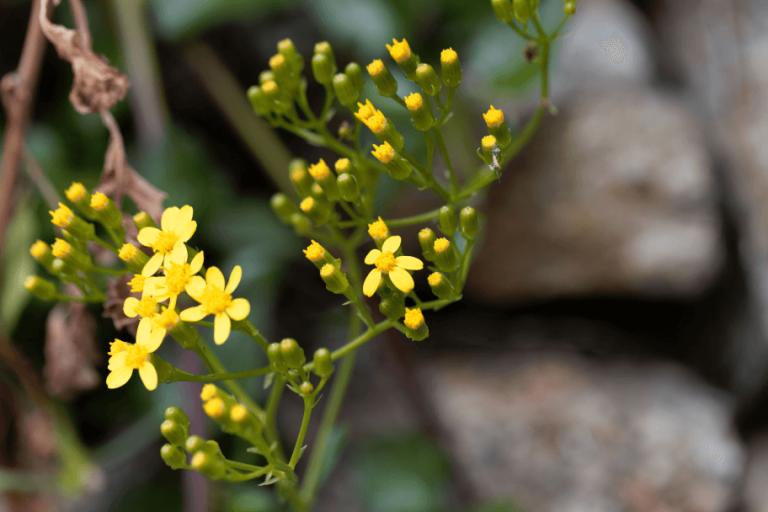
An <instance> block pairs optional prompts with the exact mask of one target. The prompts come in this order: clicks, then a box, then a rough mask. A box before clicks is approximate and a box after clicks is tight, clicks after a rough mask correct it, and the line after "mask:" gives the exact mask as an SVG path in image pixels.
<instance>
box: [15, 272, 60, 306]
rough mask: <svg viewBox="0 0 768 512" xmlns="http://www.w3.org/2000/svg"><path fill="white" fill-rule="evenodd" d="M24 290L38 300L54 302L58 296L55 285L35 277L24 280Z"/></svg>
mask: <svg viewBox="0 0 768 512" xmlns="http://www.w3.org/2000/svg"><path fill="white" fill-rule="evenodd" d="M24 288H26V289H27V291H28V292H29V293H31V294H32V295H34V296H35V297H37V298H38V299H40V300H45V301H48V300H54V299H55V298H56V297H57V296H58V295H59V292H58V290H57V289H56V285H55V284H53V283H52V282H50V281H46V280H45V279H43V278H41V277H37V276H29V277H28V278H26V279H25V280H24Z"/></svg>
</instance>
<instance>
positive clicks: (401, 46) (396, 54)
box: [387, 39, 419, 81]
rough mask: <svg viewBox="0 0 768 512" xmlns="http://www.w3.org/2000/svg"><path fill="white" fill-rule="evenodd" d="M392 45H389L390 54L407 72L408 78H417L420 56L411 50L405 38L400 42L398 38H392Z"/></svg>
mask: <svg viewBox="0 0 768 512" xmlns="http://www.w3.org/2000/svg"><path fill="white" fill-rule="evenodd" d="M392 43H393V44H392V45H391V46H390V45H387V50H389V54H390V55H391V56H392V58H393V59H395V62H397V65H398V66H400V69H402V70H403V71H404V72H405V76H406V77H408V80H414V81H415V80H416V67H417V66H418V65H419V58H418V57H417V56H416V55H415V54H414V53H413V52H412V51H411V47H410V45H409V44H408V41H406V40H405V39H403V41H402V42H400V43H398V42H397V39H392Z"/></svg>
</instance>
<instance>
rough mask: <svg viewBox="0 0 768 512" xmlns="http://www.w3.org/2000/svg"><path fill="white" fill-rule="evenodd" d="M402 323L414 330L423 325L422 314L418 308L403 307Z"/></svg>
mask: <svg viewBox="0 0 768 512" xmlns="http://www.w3.org/2000/svg"><path fill="white" fill-rule="evenodd" d="M403 323H404V324H405V326H406V327H408V328H409V329H413V330H414V331H415V330H416V329H418V328H419V327H421V326H422V325H424V314H423V313H422V312H421V310H420V309H419V308H414V309H408V308H405V319H404V320H403Z"/></svg>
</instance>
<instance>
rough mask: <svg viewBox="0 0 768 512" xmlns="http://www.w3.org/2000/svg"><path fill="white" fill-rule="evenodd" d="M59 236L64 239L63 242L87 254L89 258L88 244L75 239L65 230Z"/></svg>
mask: <svg viewBox="0 0 768 512" xmlns="http://www.w3.org/2000/svg"><path fill="white" fill-rule="evenodd" d="M61 235H62V236H63V237H64V240H66V241H67V242H69V243H70V245H72V247H74V248H75V249H76V250H78V251H80V252H82V253H84V254H87V255H88V257H90V254H88V243H87V241H86V240H83V239H82V238H78V237H76V236H75V235H73V234H72V233H70V232H69V231H67V230H66V229H62V230H61Z"/></svg>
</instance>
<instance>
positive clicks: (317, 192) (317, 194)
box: [309, 181, 330, 207]
mask: <svg viewBox="0 0 768 512" xmlns="http://www.w3.org/2000/svg"><path fill="white" fill-rule="evenodd" d="M309 197H311V198H313V199H314V200H315V201H317V202H318V203H320V204H321V205H322V206H326V207H328V206H329V205H330V203H329V201H328V198H327V197H326V195H325V192H323V187H321V186H320V184H319V183H318V182H316V181H313V182H312V186H311V187H309Z"/></svg>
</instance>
